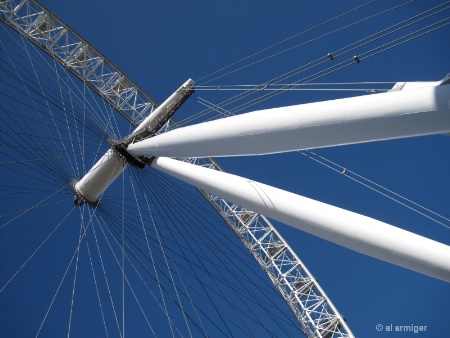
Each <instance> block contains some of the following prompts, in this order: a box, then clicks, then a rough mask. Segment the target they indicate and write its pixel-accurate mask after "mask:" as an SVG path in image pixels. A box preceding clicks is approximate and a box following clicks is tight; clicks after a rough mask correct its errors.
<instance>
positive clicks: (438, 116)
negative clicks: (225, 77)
mask: <svg viewBox="0 0 450 338" xmlns="http://www.w3.org/2000/svg"><path fill="white" fill-rule="evenodd" d="M447 81H448V79H447V80H446V79H444V80H443V81H441V82H435V83H431V84H430V83H428V82H427V83H423V84H421V83H418V84H414V83H412V84H409V83H406V84H402V86H397V87H394V89H393V90H392V91H390V92H387V93H381V94H372V95H364V96H358V97H352V98H345V99H339V100H331V101H323V102H315V103H308V104H301V105H296V106H289V107H280V108H273V109H267V110H260V111H254V112H250V113H246V114H241V115H236V116H231V117H227V118H223V119H219V120H215V121H210V122H205V123H200V124H197V125H193V126H188V127H183V128H178V129H176V130H173V131H170V132H168V133H165V134H161V135H158V136H156V137H153V138H149V139H147V140H144V141H142V142H138V143H135V144H132V145H130V146H129V147H128V151H129V153H130V154H132V155H134V154H139V155H145V156H164V157H175V158H181V157H211V156H213V157H217V156H240V155H262V154H269V153H279V152H287V151H293V150H300V149H313V148H322V147H330V146H337V145H344V144H354V143H362V142H370V141H377V140H386V139H395V138H403V137H412V136H420V135H429V134H441V133H448V132H450V84H445V83H446V82H447ZM421 85H422V86H421ZM410 87H413V88H412V89H409V88H410ZM396 88H401V89H396Z"/></svg>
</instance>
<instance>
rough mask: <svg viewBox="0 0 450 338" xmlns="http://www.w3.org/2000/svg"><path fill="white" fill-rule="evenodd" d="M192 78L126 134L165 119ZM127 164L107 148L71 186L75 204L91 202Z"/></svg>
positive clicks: (149, 129)
mask: <svg viewBox="0 0 450 338" xmlns="http://www.w3.org/2000/svg"><path fill="white" fill-rule="evenodd" d="M193 84H194V81H192V80H191V79H189V80H187V81H186V82H185V83H184V84H183V85H182V86H181V87H180V88H178V89H177V90H176V91H175V92H174V93H173V94H172V95H171V96H169V98H168V99H167V100H165V101H164V102H163V103H162V104H161V105H160V106H158V108H156V109H155V111H154V112H153V113H151V114H150V115H149V116H147V118H146V119H145V120H144V121H142V122H141V124H139V126H138V127H137V128H136V129H135V131H134V132H133V133H132V134H131V135H130V136H128V138H132V137H136V136H138V135H139V134H140V133H143V132H152V131H155V129H157V128H159V127H160V126H161V124H163V123H165V122H166V121H167V119H168V118H170V116H171V114H173V113H174V112H175V111H176V109H177V108H178V107H179V106H180V104H181V103H183V102H184V100H186V97H189V95H187V93H188V92H192V85H193ZM126 167H127V162H126V159H125V158H124V157H123V156H121V155H120V154H119V153H118V152H117V151H114V150H112V149H109V150H108V151H107V152H106V154H105V155H103V157H102V158H101V159H100V160H99V161H98V162H97V163H96V164H95V165H94V166H93V167H92V168H91V170H89V172H88V173H87V174H86V175H85V176H84V177H83V178H82V179H81V180H80V181H78V182H77V183H76V184H75V186H74V190H75V194H76V196H75V204H77V205H80V204H83V203H84V202H88V203H91V204H94V203H96V202H97V200H98V198H99V197H100V196H101V194H102V193H103V192H104V191H105V190H106V188H108V186H109V185H110V184H111V183H112V182H114V181H115V179H116V178H117V177H118V176H119V175H120V174H121V173H122V172H123V171H124V170H125V168H126Z"/></svg>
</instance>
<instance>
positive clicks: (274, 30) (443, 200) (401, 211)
mask: <svg viewBox="0 0 450 338" xmlns="http://www.w3.org/2000/svg"><path fill="white" fill-rule="evenodd" d="M405 2H407V1H406V0H405V1H378V2H375V3H373V4H371V5H369V6H367V7H365V8H364V9H361V10H360V11H355V12H354V13H352V14H350V15H348V16H346V17H344V18H342V19H341V20H336V21H333V22H332V23H330V24H327V25H324V26H322V27H320V28H319V29H317V30H314V31H311V32H308V33H305V34H303V35H301V36H299V37H297V38H295V39H292V40H290V41H289V42H288V43H286V44H283V45H281V46H279V47H277V48H275V49H273V51H274V52H277V51H280V50H283V49H285V48H289V47H291V46H294V45H297V44H301V43H303V42H305V41H308V40H310V39H313V38H315V37H317V36H320V35H322V34H326V33H328V32H330V31H332V30H334V29H337V28H339V27H342V26H344V25H347V24H349V23H352V22H355V21H358V20H361V19H364V18H367V17H368V16H370V15H372V14H374V13H378V12H380V11H382V10H384V9H388V8H391V7H393V6H395V5H398V4H402V3H405ZM442 2H443V1H434V0H432V1H428V0H417V1H415V2H414V3H412V4H410V5H407V6H404V7H402V8H400V9H398V10H397V11H395V12H392V13H389V14H386V15H385V16H382V17H379V18H376V19H374V20H372V21H367V22H364V23H363V24H361V25H355V26H353V27H350V28H348V29H345V30H343V31H341V32H339V33H336V34H335V35H331V36H328V37H324V38H322V39H318V40H316V41H313V42H311V43H308V44H305V45H304V46H301V47H299V48H295V49H293V50H292V51H290V52H289V53H283V54H282V55H280V56H278V57H274V58H271V59H270V60H268V61H267V62H262V63H259V64H258V65H255V66H254V67H249V68H247V69H245V70H242V71H239V72H236V73H234V74H232V75H230V76H228V77H224V78H222V79H218V80H214V81H212V82H211V83H210V84H215V85H223V84H255V83H265V82H267V81H269V80H270V79H272V78H274V77H275V76H277V75H279V74H282V73H285V72H287V71H290V70H291V69H294V68H297V67H300V66H303V65H305V64H307V63H308V62H311V61H313V60H316V59H318V58H320V57H323V56H324V55H326V54H327V53H328V52H332V51H336V50H338V49H340V48H342V47H345V46H347V45H348V44H350V43H352V42H355V41H358V40H360V39H362V38H364V37H366V36H369V35H371V34H373V33H375V32H378V31H380V30H382V29H384V28H386V27H388V26H390V25H392V24H395V23H397V22H399V21H401V20H404V19H406V18H409V17H411V16H413V15H415V14H417V13H420V12H422V11H424V10H426V9H428V8H431V7H433V5H438V4H440V3H442ZM42 3H43V4H44V5H45V6H46V7H48V8H49V9H50V10H52V11H53V12H54V13H55V14H56V15H58V16H59V17H60V18H61V19H62V20H63V21H65V22H66V23H67V24H69V25H70V26H71V27H72V28H73V29H75V30H76V31H77V32H78V33H79V34H80V35H81V36H82V37H84V38H85V39H86V40H87V41H89V42H90V43H92V45H93V46H95V47H96V48H97V49H99V50H100V51H101V52H102V53H103V54H104V55H106V56H107V57H108V58H109V59H110V60H112V61H113V62H114V63H115V64H116V65H117V66H118V67H119V68H120V69H122V70H123V71H124V72H125V73H127V74H128V75H129V76H130V77H131V78H132V79H133V80H134V81H135V82H136V83H137V84H139V85H140V86H141V87H142V88H143V89H144V90H146V91H147V92H148V93H149V94H150V96H152V97H153V98H154V99H155V100H156V101H157V102H162V101H163V100H164V99H165V98H166V97H167V96H168V95H170V94H171V93H172V92H173V91H174V90H175V89H176V88H178V87H179V86H180V85H181V84H182V83H183V82H184V81H185V80H187V79H188V78H192V79H194V80H197V79H200V78H202V77H203V76H205V75H207V74H210V73H211V72H214V71H216V70H218V69H220V68H222V67H224V66H227V65H229V64H231V63H233V62H234V61H236V60H239V59H242V58H244V57H247V56H249V55H252V54H253V53H255V52H257V51H259V50H261V49H263V48H265V47H267V46H271V45H273V44H275V43H278V42H280V41H282V40H284V39H286V38H288V37H291V36H293V35H294V34H297V33H299V32H302V31H304V30H306V29H308V28H310V27H313V26H315V25H318V24H320V23H322V22H324V21H326V20H328V19H330V18H332V17H334V16H336V15H338V14H340V13H344V12H346V11H348V10H350V9H352V8H355V7H357V6H359V5H360V4H362V3H363V2H360V1H348V0H346V1H256V0H244V1H206V0H204V1H198V0H194V1H162V0H158V1H156V0H153V1H143V0H142V1H135V0H130V1H115V0H114V1H86V0H78V1H73V0H72V1H65V2H60V1H54V0H45V1H44V0H42ZM448 13H449V11H446V12H444V14H443V15H441V16H439V17H438V18H439V19H442V18H444V17H447V16H448ZM432 20H433V19H432ZM435 20H438V19H435ZM431 22H432V21H429V22H428V23H431ZM449 35H450V26H447V27H446V28H443V29H441V30H439V31H437V32H434V33H431V34H429V35H426V36H423V37H420V38H418V39H416V40H413V41H411V42H409V43H406V44H404V45H401V46H398V47H396V48H394V49H391V50H389V51H386V52H384V53H381V54H379V55H376V56H374V57H372V58H368V59H367V60H363V61H362V62H361V63H359V64H356V63H355V64H352V65H351V66H350V67H347V68H345V69H342V70H340V71H337V72H335V73H333V74H331V75H329V76H325V77H323V78H321V79H319V80H317V81H318V82H363V81H364V82H366V81H387V82H396V81H434V80H439V79H441V78H443V77H444V76H445V75H446V74H447V73H448V72H450V67H449V55H450V41H449V39H448V36H449ZM395 37H398V35H396V36H395ZM395 37H393V36H392V37H389V38H387V40H383V41H384V42H387V41H388V40H389V39H393V38H395ZM378 44H379V43H377V44H375V45H368V46H364V47H361V48H360V49H357V50H355V51H352V52H350V53H349V54H346V55H344V56H342V58H343V59H344V58H351V57H353V55H358V54H361V53H363V52H365V51H367V50H370V49H371V48H373V47H374V46H376V45H378ZM269 54H270V53H269ZM263 55H268V54H263ZM256 59H258V58H255V60H256ZM335 61H336V62H337V61H339V60H338V59H336V60H335ZM313 72H314V70H312V71H309V72H307V73H305V74H312V73H313ZM300 78H301V76H299V77H296V78H292V79H289V80H285V81H284V83H286V82H289V81H292V82H293V81H297V80H298V79H300ZM199 82H202V81H199ZM197 95H198V96H200V97H204V98H206V99H207V100H208V101H210V102H213V103H219V102H220V100H222V99H223V96H222V95H223V94H222V93H209V92H198V93H197ZM350 95H362V94H360V93H346V92H290V93H287V94H284V95H280V96H278V97H277V98H275V99H273V100H268V101H265V102H264V103H262V104H260V105H256V106H254V107H252V108H250V109H263V108H269V107H275V106H278V105H288V104H300V103H306V102H313V101H318V100H326V99H332V98H336V97H342V96H350ZM201 110H203V106H201V105H199V104H197V103H196V102H189V103H188V105H187V107H186V108H185V109H183V110H182V111H181V112H180V114H181V115H180V116H188V115H189V114H193V113H195V112H198V111H201ZM248 110H249V109H247V111H248ZM449 149H450V137H448V136H442V135H437V136H429V137H420V138H414V139H405V140H395V141H384V142H378V143H371V144H363V145H352V146H345V147H339V148H329V149H322V150H317V151H315V153H317V154H319V155H321V156H324V157H326V158H327V159H329V160H331V161H334V162H336V163H339V164H340V165H342V166H343V167H345V168H348V169H350V170H352V171H354V172H356V173H358V174H360V175H362V176H364V177H366V178H368V179H370V180H372V181H374V182H376V183H378V184H380V185H382V186H385V187H387V188H389V189H391V190H393V191H395V192H396V193H399V194H401V195H403V196H405V197H407V198H408V199H411V200H413V201H415V202H417V203H419V204H421V205H424V206H425V207H427V208H429V209H431V210H433V211H435V212H437V213H439V214H441V215H444V216H445V217H447V218H450V213H449V210H450V180H449V177H448V173H449V172H450V156H449V155H450V151H449ZM218 162H219V164H221V165H222V166H223V168H224V169H225V171H227V172H231V173H234V174H238V175H242V176H244V177H248V178H252V179H254V180H257V181H261V182H264V183H267V184H270V185H274V186H277V187H280V188H283V189H286V190H289V191H292V192H295V193H298V194H301V195H304V196H307V197H310V198H314V199H318V200H321V201H323V202H327V203H330V204H333V205H336V206H339V207H343V208H346V209H349V210H352V211H355V212H359V213H362V214H364V215H367V216H370V217H374V218H377V219H380V220H382V221H385V222H387V223H390V224H393V225H396V226H398V227H401V228H404V229H407V230H410V231H413V232H417V233H419V234H422V235H424V236H427V237H429V238H432V239H434V240H437V241H440V242H443V243H446V244H448V245H450V229H448V228H445V227H443V226H442V225H439V224H436V223H434V222H431V221H429V220H428V219H426V218H424V217H422V216H420V215H418V214H417V213H414V212H412V211H410V210H408V209H406V208H404V207H402V206H400V205H398V204H397V203H394V202H392V201H390V200H388V199H387V198H385V197H383V196H381V195H379V194H376V193H374V192H372V191H370V190H369V189H367V188H365V187H363V186H361V185H359V184H356V183H354V182H352V181H351V180H349V179H348V178H346V177H344V176H342V175H340V174H337V173H335V172H333V171H331V170H329V169H327V168H325V167H323V166H321V165H319V164H317V163H315V162H313V161H311V160H309V159H307V158H306V157H305V156H303V155H301V154H299V153H293V154H279V155H270V156H264V157H259V156H258V157H251V158H250V157H242V158H236V159H231V158H227V159H218ZM2 198H3V197H2ZM449 223H450V222H448V221H447V222H446V224H447V225H448V224H449ZM275 224H276V226H277V229H278V230H279V231H280V232H281V234H282V235H283V236H284V237H285V238H286V239H287V240H288V242H289V244H290V245H291V246H292V248H293V249H294V250H295V251H296V253H297V254H298V256H299V257H300V258H301V259H302V260H303V261H304V263H305V264H306V265H307V267H308V268H309V269H310V271H311V272H312V273H313V275H314V276H315V277H316V278H317V279H318V280H319V283H320V285H321V286H322V288H323V289H324V290H325V292H326V293H327V294H328V296H329V297H330V298H331V300H332V301H333V303H334V304H335V306H336V307H337V309H338V310H339V311H340V312H341V313H342V314H343V315H344V316H345V317H346V319H347V323H348V325H349V326H350V328H351V329H352V331H353V332H354V333H355V335H356V336H359V337H389V336H391V335H392V336H395V337H409V336H414V334H411V333H410V334H402V333H392V334H386V333H379V332H377V331H376V329H375V327H376V325H377V324H382V325H388V324H393V325H394V326H395V325H411V324H414V325H424V326H425V325H426V326H427V330H426V332H422V333H418V334H417V336H419V337H439V336H442V337H443V336H444V335H445V334H447V332H448V317H449V316H450V310H449V306H448V304H449V302H450V285H449V284H448V283H445V282H442V281H439V280H435V279H433V278H431V277H427V276H423V275H420V274H417V273H415V272H411V271H408V270H405V269H403V268H400V267H396V266H393V265H390V264H388V263H385V262H382V261H378V260H376V259H373V258H370V257H367V256H363V255H361V254H358V253H355V252H352V251H350V250H348V249H345V248H342V247H339V246H337V245H335V244H331V243H328V242H325V241H323V240H321V239H317V238H314V237H312V236H310V235H308V234H305V233H300V232H299V231H297V230H294V229H292V228H289V227H287V226H285V225H282V224H277V223H275ZM58 273H60V272H58ZM51 274H52V272H51V268H50V270H49V272H48V275H49V276H51ZM92 296H94V295H92ZM42 301H45V302H48V301H49V300H48V299H46V300H42ZM2 308H3V310H2V311H5V305H2ZM24 311H25V312H28V311H31V310H29V309H24ZM86 311H89V310H88V309H86ZM4 315H5V314H4ZM25 318H26V317H25ZM16 319H17V318H16ZM13 322H14V323H17V322H20V320H16V321H13ZM66 322H67V321H65V322H64V324H61V325H65V326H66V327H67V323H66ZM22 324H23V325H27V323H26V322H24V323H22ZM4 325H6V333H5V337H8V336H11V337H12V336H13V335H12V333H11V332H14V325H17V324H14V325H13V324H11V323H9V324H8V323H5V324H4ZM131 325H132V324H130V326H131ZM48 332H51V330H50V331H48ZM100 334H101V333H100ZM169 335H170V333H167V336H169ZM0 336H2V337H3V335H2V334H0ZM50 336H51V334H50ZM92 336H97V333H96V332H93V333H92Z"/></svg>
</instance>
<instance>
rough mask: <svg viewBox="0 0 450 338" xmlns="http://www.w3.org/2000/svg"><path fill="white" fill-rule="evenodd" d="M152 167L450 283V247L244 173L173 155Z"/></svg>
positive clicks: (272, 215)
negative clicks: (259, 180)
mask: <svg viewBox="0 0 450 338" xmlns="http://www.w3.org/2000/svg"><path fill="white" fill-rule="evenodd" d="M151 165H152V167H154V168H156V169H158V170H160V171H163V172H165V173H167V174H169V175H172V176H174V177H177V178H178V179H180V180H183V181H185V182H187V183H189V184H191V185H194V186H195V187H197V188H199V189H202V190H205V191H207V192H209V193H212V194H215V195H217V196H219V197H221V198H223V199H225V200H229V201H231V202H233V203H236V204H238V205H241V206H243V207H245V208H248V209H250V210H253V211H255V212H258V213H261V214H264V215H266V216H267V217H269V218H272V219H275V220H278V221H280V222H283V223H285V224H287V225H290V226H293V227H295V228H298V229H300V230H303V231H306V232H308V233H310V234H313V235H315V236H318V237H321V238H323V239H326V240H328V241H331V242H334V243H336V244H339V245H342V246H344V247H347V248H349V249H352V250H355V251H357V252H360V253H364V254H366V255H369V256H372V257H375V258H378V259H381V260H384V261H387V262H390V263H392V264H396V265H399V266H402V267H405V268H407V269H411V270H414V271H417V272H420V273H423V274H426V275H429V276H432V277H435V278H438V279H442V280H444V281H447V282H450V246H447V245H445V244H442V243H439V242H436V241H434V240H431V239H428V238H425V237H422V236H420V235H417V234H414V233H412V232H409V231H406V230H403V229H400V228H397V227H394V226H392V225H389V224H387V223H384V222H381V221H378V220H375V219H373V218H370V217H366V216H363V215H360V214H357V213H354V212H351V211H347V210H344V209H341V208H338V207H334V206H331V205H328V204H325V203H322V202H318V201H315V200H312V199H309V198H306V197H303V196H300V195H296V194H293V193H290V192H287V191H284V190H281V189H277V188H274V187H271V186H268V185H265V184H262V183H259V182H255V181H252V180H249V179H246V178H243V177H239V176H235V175H231V174H227V173H224V172H218V171H214V170H211V169H207V168H202V167H198V166H195V165H192V164H189V163H184V162H181V161H177V160H174V159H169V158H161V157H160V158H156V159H155V160H154V161H153V162H152V164H151Z"/></svg>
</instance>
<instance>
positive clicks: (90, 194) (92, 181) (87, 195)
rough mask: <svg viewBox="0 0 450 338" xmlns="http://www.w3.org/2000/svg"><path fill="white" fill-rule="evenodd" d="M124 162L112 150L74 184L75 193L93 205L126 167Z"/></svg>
mask: <svg viewBox="0 0 450 338" xmlns="http://www.w3.org/2000/svg"><path fill="white" fill-rule="evenodd" d="M127 166H128V165H127V163H126V161H125V160H124V159H123V158H122V157H121V156H119V155H118V154H117V153H116V152H115V151H114V150H112V149H109V150H108V151H107V152H106V154H105V155H103V156H102V158H101V159H100V160H99V161H98V162H97V163H96V164H95V165H94V166H93V167H92V168H91V170H89V172H88V173H87V174H86V175H84V176H83V178H82V179H81V180H79V181H78V182H77V183H76V184H75V191H76V192H77V193H78V194H80V195H81V197H83V198H84V199H85V200H86V201H88V202H90V203H95V202H97V200H98V199H99V197H100V196H101V195H102V194H103V192H104V191H105V190H106V188H108V187H109V186H110V185H111V183H112V182H114V181H115V180H116V178H117V177H119V175H120V174H122V172H123V171H124V170H125V168H126V167H127Z"/></svg>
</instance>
